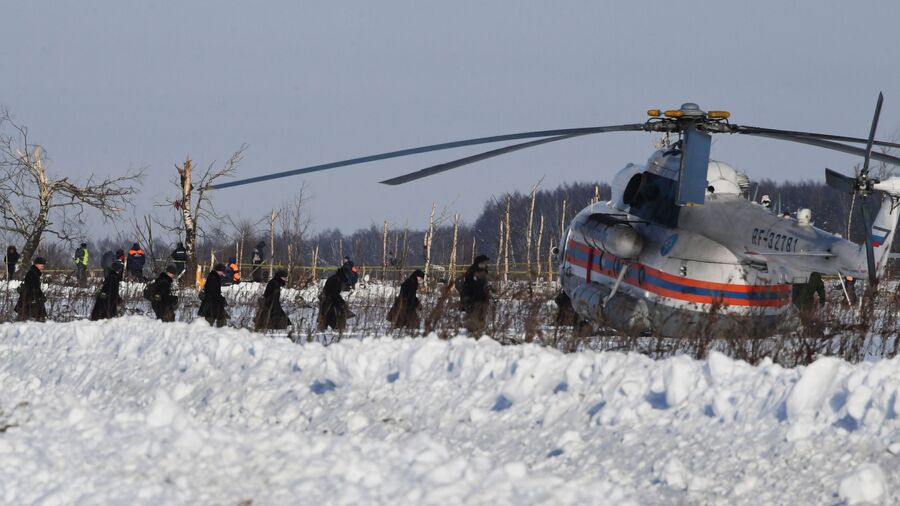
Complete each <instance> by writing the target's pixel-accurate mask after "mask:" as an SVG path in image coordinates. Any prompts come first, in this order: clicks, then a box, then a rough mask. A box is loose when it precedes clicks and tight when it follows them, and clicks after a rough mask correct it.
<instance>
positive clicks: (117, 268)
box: [91, 252, 122, 321]
mask: <svg viewBox="0 0 900 506" xmlns="http://www.w3.org/2000/svg"><path fill="white" fill-rule="evenodd" d="M109 254H110V255H112V252H110V253H109ZM121 281H122V263H121V262H118V261H116V262H113V264H112V265H111V266H110V270H109V274H107V275H106V277H104V279H103V284H102V285H101V286H100V291H98V292H97V298H96V299H95V300H94V308H93V309H92V310H91V320H93V321H97V320H105V319H107V318H115V317H117V316H119V305H120V304H122V298H121V297H119V283H120V282H121Z"/></svg>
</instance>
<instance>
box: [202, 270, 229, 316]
mask: <svg viewBox="0 0 900 506" xmlns="http://www.w3.org/2000/svg"><path fill="white" fill-rule="evenodd" d="M224 276H225V264H216V265H215V266H214V267H213V270H212V271H210V273H209V274H208V275H207V276H206V283H205V284H204V285H203V291H202V292H200V293H201V298H202V300H203V302H201V303H200V309H199V310H198V311H197V314H198V315H199V316H202V317H204V318H206V321H207V322H209V324H210V325H212V326H213V327H224V326H225V324H226V323H228V311H226V310H225V308H226V307H227V306H228V303H227V302H226V301H225V297H224V296H222V278H223V277H224Z"/></svg>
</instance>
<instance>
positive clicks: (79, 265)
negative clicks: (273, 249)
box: [3, 241, 265, 287]
mask: <svg viewBox="0 0 900 506" xmlns="http://www.w3.org/2000/svg"><path fill="white" fill-rule="evenodd" d="M263 248H265V242H262V241H260V242H259V243H258V244H257V245H256V247H255V248H254V249H253V253H252V255H251V259H250V262H251V263H250V276H249V278H250V279H252V280H253V281H257V282H262V281H264V277H265V275H264V272H265V270H264V269H263V268H262V267H263V261H264V260H265V256H264V254H263ZM20 258H21V255H20V254H19V251H18V250H17V249H16V247H15V246H14V245H9V246H8V247H7V248H6V255H5V256H4V259H3V260H4V263H5V264H6V274H7V279H13V277H14V276H15V273H16V269H17V265H18V263H19V259H20ZM169 258H170V260H171V262H172V265H174V266H175V269H176V272H177V274H176V276H180V275H181V273H183V272H184V269H185V266H186V265H187V261H188V253H187V248H185V247H184V243H182V242H179V243H178V244H177V245H176V246H175V248H174V249H173V250H172V252H171V254H170V255H169ZM72 262H73V264H74V266H75V270H74V274H75V278H76V279H77V281H78V284H79V286H82V287H83V286H87V278H88V270H89V265H90V251H89V250H88V245H87V243H85V242H82V243H81V244H80V245H79V246H78V248H77V249H76V250H75V254H74V255H73V256H72ZM116 262H119V263H121V264H123V265H124V266H125V268H124V272H122V273H120V274H122V276H123V278H124V277H127V278H129V279H131V280H134V281H147V278H146V277H145V276H144V268H145V265H146V262H147V255H146V253H145V252H144V249H143V248H142V247H141V245H140V244H139V243H134V244H132V245H131V248H129V249H128V251H127V253H126V251H125V249H118V250H116V251H115V252H113V251H112V249H110V250H107V251H105V252H104V253H103V254H102V255H101V256H100V267H101V268H102V269H103V276H104V278H105V277H106V276H107V275H108V274H109V273H110V271H111V270H112V268H113V264H114V263H116ZM225 267H226V268H225V278H224V279H223V283H224V284H226V285H230V284H234V283H240V282H241V269H240V266H239V265H238V262H237V259H236V258H234V257H231V258H229V259H228V262H227V263H226V264H225Z"/></svg>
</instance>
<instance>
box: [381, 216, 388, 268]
mask: <svg viewBox="0 0 900 506" xmlns="http://www.w3.org/2000/svg"><path fill="white" fill-rule="evenodd" d="M387 244H388V222H387V220H384V229H383V231H382V234H381V280H382V281H387V268H388V260H387Z"/></svg>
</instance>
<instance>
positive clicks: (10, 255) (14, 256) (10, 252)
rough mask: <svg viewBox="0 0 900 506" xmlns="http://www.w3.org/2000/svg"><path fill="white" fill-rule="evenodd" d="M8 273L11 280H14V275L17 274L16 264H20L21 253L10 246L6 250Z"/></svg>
mask: <svg viewBox="0 0 900 506" xmlns="http://www.w3.org/2000/svg"><path fill="white" fill-rule="evenodd" d="M4 260H5V261H6V273H7V274H8V275H9V279H12V277H13V275H14V274H15V273H16V264H17V263H19V252H18V251H16V248H15V247H13V246H10V247H9V248H7V249H6V258H5V259H4Z"/></svg>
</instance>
